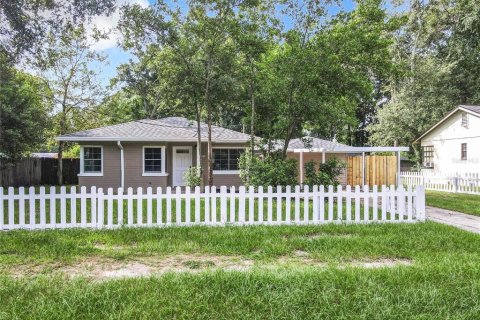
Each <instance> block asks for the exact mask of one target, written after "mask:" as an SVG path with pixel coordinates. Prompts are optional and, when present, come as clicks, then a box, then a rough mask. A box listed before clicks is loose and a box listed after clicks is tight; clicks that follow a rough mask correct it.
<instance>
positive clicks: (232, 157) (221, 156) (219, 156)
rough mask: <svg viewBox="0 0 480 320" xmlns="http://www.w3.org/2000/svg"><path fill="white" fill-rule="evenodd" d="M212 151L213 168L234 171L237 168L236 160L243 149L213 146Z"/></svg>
mask: <svg viewBox="0 0 480 320" xmlns="http://www.w3.org/2000/svg"><path fill="white" fill-rule="evenodd" d="M212 152H213V170H219V171H234V170H238V161H239V160H240V156H241V155H242V153H243V152H245V149H236V148H225V149H223V148H215V149H213V150H212Z"/></svg>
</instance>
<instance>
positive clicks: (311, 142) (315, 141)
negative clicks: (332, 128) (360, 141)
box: [288, 136, 349, 150]
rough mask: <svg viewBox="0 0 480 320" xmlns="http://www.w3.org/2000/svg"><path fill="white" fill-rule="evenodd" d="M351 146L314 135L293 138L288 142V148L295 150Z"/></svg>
mask: <svg viewBox="0 0 480 320" xmlns="http://www.w3.org/2000/svg"><path fill="white" fill-rule="evenodd" d="M346 147H349V146H347V145H346V144H342V143H338V142H334V141H329V140H324V139H320V138H314V137H308V136H307V137H303V138H297V139H292V140H291V141H290V143H289V144H288V150H295V149H321V148H323V149H326V150H333V149H339V148H346Z"/></svg>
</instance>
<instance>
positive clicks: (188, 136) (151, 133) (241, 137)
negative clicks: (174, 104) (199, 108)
mask: <svg viewBox="0 0 480 320" xmlns="http://www.w3.org/2000/svg"><path fill="white" fill-rule="evenodd" d="M207 135H208V126H207V124H205V123H203V122H202V123H201V137H202V140H206V139H207V137H208V136H207ZM57 139H58V140H60V141H197V123H196V121H191V120H188V119H186V118H182V117H169V118H163V119H144V120H137V121H131V122H126V123H121V124H116V125H112V126H107V127H101V128H96V129H91V130H85V131H79V132H74V133H70V134H66V135H63V136H60V137H58V138H57ZM212 140H213V141H215V142H247V141H249V140H250V136H249V135H247V134H244V133H241V132H237V131H233V130H230V129H225V128H222V127H217V126H213V125H212Z"/></svg>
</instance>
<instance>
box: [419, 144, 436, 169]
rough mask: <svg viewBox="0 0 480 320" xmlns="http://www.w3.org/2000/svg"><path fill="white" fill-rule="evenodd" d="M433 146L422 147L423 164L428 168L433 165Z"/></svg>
mask: <svg viewBox="0 0 480 320" xmlns="http://www.w3.org/2000/svg"><path fill="white" fill-rule="evenodd" d="M433 152H434V149H433V146H423V147H422V158H423V166H424V167H427V168H432V167H433Z"/></svg>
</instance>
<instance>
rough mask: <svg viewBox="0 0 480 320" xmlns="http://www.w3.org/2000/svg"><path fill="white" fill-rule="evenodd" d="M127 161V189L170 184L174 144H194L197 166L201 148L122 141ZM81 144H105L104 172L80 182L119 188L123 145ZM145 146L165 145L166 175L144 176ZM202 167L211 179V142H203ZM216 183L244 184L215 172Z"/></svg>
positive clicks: (96, 143) (125, 160)
mask: <svg viewBox="0 0 480 320" xmlns="http://www.w3.org/2000/svg"><path fill="white" fill-rule="evenodd" d="M121 144H122V146H123V150H124V164H125V177H124V179H125V188H128V187H133V188H137V187H142V188H147V187H152V188H156V187H167V186H172V181H173V177H172V171H173V147H181V146H191V147H192V165H193V166H195V165H196V158H197V150H196V143H192V142H161V141H160V142H122V143H121ZM80 145H81V146H102V147H103V159H102V161H103V163H102V165H103V175H102V176H87V175H79V177H78V178H79V185H80V186H86V187H88V188H90V187H92V186H96V187H97V188H104V189H107V188H119V187H120V186H121V168H120V148H119V147H118V146H117V144H116V142H81V143H80ZM144 146H165V156H166V162H165V171H166V173H167V174H168V175H166V176H143V147H144ZM246 146H247V144H244V143H242V144H214V147H230V148H236V147H238V148H243V147H246ZM201 164H202V168H203V178H204V181H205V182H207V143H206V142H205V143H202V161H201ZM213 183H214V185H215V186H222V185H226V186H237V187H238V186H240V185H242V184H243V183H242V181H241V179H240V176H239V175H238V174H218V173H216V174H214V175H213Z"/></svg>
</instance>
